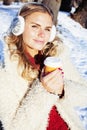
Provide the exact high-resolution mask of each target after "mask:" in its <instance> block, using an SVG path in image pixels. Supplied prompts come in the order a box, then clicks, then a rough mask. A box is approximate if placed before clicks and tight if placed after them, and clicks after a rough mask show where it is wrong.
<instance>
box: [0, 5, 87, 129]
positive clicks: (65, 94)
mask: <svg viewBox="0 0 87 130" xmlns="http://www.w3.org/2000/svg"><path fill="white" fill-rule="evenodd" d="M52 31H53V32H54V31H55V27H54V22H53V13H52V11H51V10H50V9H49V8H48V7H46V6H45V5H43V4H39V3H28V4H25V5H24V6H23V7H22V8H21V9H20V11H19V12H18V15H17V16H16V18H15V19H14V20H13V22H12V25H11V27H10V32H9V34H8V36H6V38H5V41H6V43H7V45H6V46H5V68H4V69H2V70H1V72H0V77H1V76H2V75H4V77H3V78H1V79H0V83H1V85H0V120H1V123H2V126H3V129H5V130H19V129H21V130H68V129H71V130H82V129H83V127H82V124H81V122H80V119H79V116H77V115H76V113H75V112H74V107H75V105H76V106H80V105H84V104H85V103H84V101H83V99H82V98H81V97H80V96H79V97H80V98H81V99H82V100H81V102H80V104H79V103H78V99H77V100H75V102H74V101H73V93H74V94H76V92H77V91H78V90H79V88H80V87H82V86H81V85H78V84H75V83H74V81H79V79H80V78H79V77H78V76H77V73H76V72H75V73H74V72H73V70H72V74H74V76H75V75H76V76H77V77H78V78H77V79H76V78H73V77H74V76H72V74H71V72H70V70H69V69H68V67H67V64H66V63H68V62H67V61H66V60H67V57H65V54H64V53H63V52H62V51H63V46H62V42H61V41H60V40H59V39H58V38H56V37H55V34H54V33H52ZM51 35H52V36H51ZM54 38H55V39H54ZM48 56H59V57H60V58H61V59H62V61H63V64H64V67H63V71H64V75H63V71H62V70H61V69H56V70H55V71H53V72H51V73H49V74H47V75H44V64H43V62H44V60H45V58H46V57H48ZM65 62H66V63H65ZM68 65H69V63H68ZM70 69H73V67H71V68H70ZM68 71H69V72H68ZM67 73H68V76H67ZM64 77H66V79H68V78H69V79H70V80H69V81H66V80H65V79H64ZM71 80H72V81H71ZM76 85H77V88H76V89H74V88H75V86H76ZM55 86H56V87H55ZM72 88H73V89H72ZM83 88H84V90H85V92H84V95H85V96H84V97H85V98H87V96H86V94H85V93H86V92H87V89H86V87H85V86H83ZM78 94H79V92H78ZM82 94H83V93H82ZM69 97H70V98H69ZM80 98H79V99H80ZM71 102H72V103H71ZM73 102H74V103H73ZM76 103H77V104H76ZM68 107H69V108H68Z"/></svg>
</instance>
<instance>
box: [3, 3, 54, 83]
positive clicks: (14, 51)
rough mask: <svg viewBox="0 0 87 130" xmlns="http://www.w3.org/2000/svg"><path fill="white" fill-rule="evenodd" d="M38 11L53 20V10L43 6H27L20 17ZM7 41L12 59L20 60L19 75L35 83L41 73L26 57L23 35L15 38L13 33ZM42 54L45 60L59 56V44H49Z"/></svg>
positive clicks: (6, 38) (20, 13)
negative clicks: (46, 14) (48, 57)
mask: <svg viewBox="0 0 87 130" xmlns="http://www.w3.org/2000/svg"><path fill="white" fill-rule="evenodd" d="M38 11H39V12H44V13H45V12H46V13H48V14H49V15H51V17H52V20H53V14H52V12H51V10H50V9H48V8H47V7H45V6H43V5H42V4H35V3H33V4H32V3H31V4H29V5H27V4H26V5H25V6H23V8H22V9H21V10H20V12H19V15H22V16H23V17H26V16H27V15H30V14H32V13H34V12H38ZM56 40H57V39H56ZM5 41H6V43H7V44H8V47H9V51H10V56H11V59H15V60H18V73H19V74H20V75H21V76H22V77H23V78H24V79H26V80H28V81H33V80H34V79H36V78H37V77H38V75H39V71H38V70H37V69H35V68H34V67H33V66H32V65H31V64H30V63H29V62H28V61H27V59H26V57H25V54H24V44H23V40H22V35H20V36H14V35H13V34H12V33H10V34H9V35H8V36H6V37H5ZM41 52H42V54H43V56H44V58H46V57H47V56H54V55H56V54H57V44H54V42H51V43H47V44H46V46H45V47H44V48H43V50H42V51H41Z"/></svg>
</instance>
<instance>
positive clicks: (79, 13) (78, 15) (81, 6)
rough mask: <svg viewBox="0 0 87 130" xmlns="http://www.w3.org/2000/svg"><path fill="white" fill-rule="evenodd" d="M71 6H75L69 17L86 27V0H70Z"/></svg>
mask: <svg viewBox="0 0 87 130" xmlns="http://www.w3.org/2000/svg"><path fill="white" fill-rule="evenodd" d="M72 6H74V7H75V8H76V11H75V12H74V13H73V14H71V18H73V19H74V20H75V21H77V22H79V23H80V24H81V25H82V26H83V27H84V28H87V0H78V1H77V0H72Z"/></svg>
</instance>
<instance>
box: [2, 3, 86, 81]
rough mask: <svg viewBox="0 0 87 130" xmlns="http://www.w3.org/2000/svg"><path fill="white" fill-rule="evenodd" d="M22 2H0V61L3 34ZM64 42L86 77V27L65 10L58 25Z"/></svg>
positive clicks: (61, 13) (81, 72) (59, 16)
mask: <svg viewBox="0 0 87 130" xmlns="http://www.w3.org/2000/svg"><path fill="white" fill-rule="evenodd" d="M21 5H22V3H19V4H17V3H13V4H12V5H10V6H4V5H2V3H0V26H1V27H0V63H2V62H3V59H4V56H3V44H4V43H3V35H4V33H5V32H6V31H7V30H8V28H9V25H10V23H11V21H12V19H13V17H14V16H15V15H16V13H17V10H18V9H19V7H20V6H21ZM57 28H58V30H59V32H60V33H61V34H62V36H63V39H64V41H65V44H66V45H67V46H68V47H69V48H70V54H71V59H72V61H73V63H74V64H75V66H76V67H77V69H78V70H79V72H80V74H81V75H82V76H83V77H84V78H86V79H87V29H84V28H83V27H82V26H81V25H80V24H79V23H77V22H75V21H74V20H72V19H71V18H70V17H69V14H68V13H66V12H59V14H58V26H57Z"/></svg>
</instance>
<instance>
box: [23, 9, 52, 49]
mask: <svg viewBox="0 0 87 130" xmlns="http://www.w3.org/2000/svg"><path fill="white" fill-rule="evenodd" d="M52 24H53V23H52V18H51V16H50V15H49V14H48V13H42V12H35V13H33V14H31V15H29V16H27V17H26V19H25V29H24V32H23V41H24V43H25V45H26V46H27V47H28V48H31V49H32V50H35V51H39V50H42V49H43V47H44V46H45V44H46V43H47V42H48V41H49V38H50V33H51V28H52Z"/></svg>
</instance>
